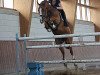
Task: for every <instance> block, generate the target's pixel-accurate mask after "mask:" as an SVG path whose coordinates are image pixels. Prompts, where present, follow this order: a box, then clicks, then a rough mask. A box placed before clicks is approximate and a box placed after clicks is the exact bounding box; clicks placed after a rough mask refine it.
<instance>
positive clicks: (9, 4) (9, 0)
mask: <svg viewBox="0 0 100 75" xmlns="http://www.w3.org/2000/svg"><path fill="white" fill-rule="evenodd" d="M0 7H4V8H13V0H0Z"/></svg>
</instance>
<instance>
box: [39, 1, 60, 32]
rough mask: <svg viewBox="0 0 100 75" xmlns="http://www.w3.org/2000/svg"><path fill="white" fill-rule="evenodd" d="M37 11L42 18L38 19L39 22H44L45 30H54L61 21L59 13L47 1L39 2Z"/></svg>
mask: <svg viewBox="0 0 100 75" xmlns="http://www.w3.org/2000/svg"><path fill="white" fill-rule="evenodd" d="M38 11H39V14H40V16H41V17H42V19H40V22H41V23H44V25H45V28H46V29H47V31H50V29H51V30H56V29H57V27H58V25H59V23H60V21H61V18H60V13H59V12H58V10H57V9H55V8H53V7H52V6H51V4H50V3H49V1H42V2H41V3H40V4H39V9H38Z"/></svg>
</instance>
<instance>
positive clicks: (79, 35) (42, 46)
mask: <svg viewBox="0 0 100 75" xmlns="http://www.w3.org/2000/svg"><path fill="white" fill-rule="evenodd" d="M97 35H100V32H96V33H86V34H65V35H54V36H52V37H51V36H50V37H49V36H43V37H26V36H25V37H18V34H16V67H17V68H16V72H17V74H18V75H19V50H20V49H19V47H18V41H19V40H23V41H24V49H25V50H24V51H25V64H26V65H27V63H29V62H28V57H27V52H28V50H30V49H36V48H58V47H69V46H70V47H78V46H83V47H84V46H98V45H100V42H94V43H78V44H61V45H41V46H40V45H39V46H27V45H26V41H27V40H40V39H54V38H66V37H84V36H97ZM33 62H35V63H43V64H60V63H91V62H100V59H91V60H53V61H35V60H33ZM25 68H26V74H27V66H26V67H25Z"/></svg>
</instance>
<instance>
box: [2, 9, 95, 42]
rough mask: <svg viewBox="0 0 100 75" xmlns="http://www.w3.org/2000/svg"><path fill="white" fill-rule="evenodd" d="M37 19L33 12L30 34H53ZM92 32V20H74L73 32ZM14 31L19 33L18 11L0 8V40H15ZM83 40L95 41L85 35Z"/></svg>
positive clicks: (32, 35) (37, 16) (33, 35)
mask: <svg viewBox="0 0 100 75" xmlns="http://www.w3.org/2000/svg"><path fill="white" fill-rule="evenodd" d="M39 20H40V17H39V15H38V14H35V13H33V15H32V22H31V29H30V36H31V37H40V36H53V34H52V33H51V32H47V30H46V29H45V28H44V25H43V24H40V21H39ZM92 32H94V25H93V23H92V22H88V21H81V20H76V23H75V29H74V33H92ZM16 33H20V26H19V13H18V12H17V11H15V10H10V9H2V8H0V40H15V34H16ZM78 40H79V39H78V38H74V39H73V41H78ZM42 41H43V40H42ZM46 41H47V40H46ZM48 41H50V40H48ZM84 41H95V37H93V36H92V37H85V38H84Z"/></svg>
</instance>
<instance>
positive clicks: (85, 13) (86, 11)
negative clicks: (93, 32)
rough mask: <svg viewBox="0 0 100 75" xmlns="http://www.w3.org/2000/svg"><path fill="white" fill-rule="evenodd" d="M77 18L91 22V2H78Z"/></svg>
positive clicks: (80, 0)
mask: <svg viewBox="0 0 100 75" xmlns="http://www.w3.org/2000/svg"><path fill="white" fill-rule="evenodd" d="M76 17H77V19H80V20H86V21H90V6H89V0H78V4H77V14H76Z"/></svg>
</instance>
